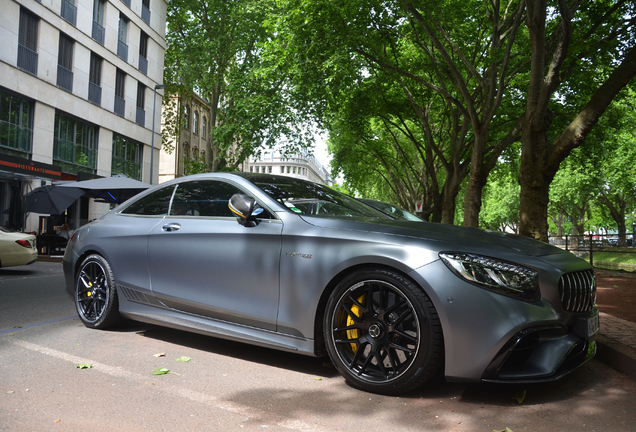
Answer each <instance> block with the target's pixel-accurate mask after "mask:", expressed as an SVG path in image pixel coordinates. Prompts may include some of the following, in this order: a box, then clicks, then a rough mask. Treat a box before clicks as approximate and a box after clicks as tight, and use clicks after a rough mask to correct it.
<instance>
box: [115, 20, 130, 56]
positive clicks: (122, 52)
mask: <svg viewBox="0 0 636 432" xmlns="http://www.w3.org/2000/svg"><path fill="white" fill-rule="evenodd" d="M127 38H128V18H126V15H124V14H122V13H121V12H120V13H119V33H118V35H117V55H118V56H119V57H120V58H122V59H123V60H124V61H128V45H126V41H127V40H128V39H127Z"/></svg>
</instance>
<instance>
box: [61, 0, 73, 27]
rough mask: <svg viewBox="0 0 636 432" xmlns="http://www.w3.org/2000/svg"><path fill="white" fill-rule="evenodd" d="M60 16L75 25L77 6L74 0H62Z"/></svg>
mask: <svg viewBox="0 0 636 432" xmlns="http://www.w3.org/2000/svg"><path fill="white" fill-rule="evenodd" d="M60 16H61V17H62V18H64V19H65V20H66V21H68V22H70V23H71V24H73V25H75V22H76V20H77V6H75V0H62V9H61V10H60Z"/></svg>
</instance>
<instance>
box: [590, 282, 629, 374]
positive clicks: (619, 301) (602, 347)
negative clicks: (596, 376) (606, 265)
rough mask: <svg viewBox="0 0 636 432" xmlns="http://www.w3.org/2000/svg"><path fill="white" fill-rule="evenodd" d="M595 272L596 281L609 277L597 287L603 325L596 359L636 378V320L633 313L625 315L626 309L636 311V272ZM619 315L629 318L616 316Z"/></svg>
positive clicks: (599, 333) (597, 338) (598, 339)
mask: <svg viewBox="0 0 636 432" xmlns="http://www.w3.org/2000/svg"><path fill="white" fill-rule="evenodd" d="M596 273H597V282H599V279H600V280H603V279H607V278H610V279H609V282H607V281H603V282H599V283H598V286H597V288H598V293H599V296H598V297H599V298H598V303H599V305H600V309H601V314H600V322H601V328H600V330H599V332H598V334H597V335H596V337H595V339H596V342H597V344H598V351H597V354H596V358H597V359H599V360H600V361H602V362H603V363H605V364H607V365H608V366H610V367H612V368H613V369H615V370H617V371H619V372H622V373H624V374H625V375H628V376H629V377H630V378H632V379H634V380H636V322H634V321H635V320H634V319H633V316H634V314H633V312H632V313H631V314H628V315H625V310H626V309H627V310H629V311H634V310H636V298H634V297H636V275H634V274H631V273H623V272H615V271H608V270H597V271H596ZM609 291H612V292H611V293H610V292H609ZM617 294H618V295H617ZM619 308H620V309H622V310H620V309H619ZM608 311H609V312H612V313H613V315H612V314H610V313H607V312H608ZM619 314H620V315H623V317H626V318H630V319H624V318H619V317H617V316H615V315H619Z"/></svg>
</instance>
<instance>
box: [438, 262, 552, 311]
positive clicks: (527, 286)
mask: <svg viewBox="0 0 636 432" xmlns="http://www.w3.org/2000/svg"><path fill="white" fill-rule="evenodd" d="M439 257H440V258H441V259H442V261H444V264H446V265H447V266H448V268H449V269H451V271H452V272H453V273H455V274H456V275H457V276H459V277H461V278H462V279H465V280H467V281H468V282H470V283H472V284H475V285H477V286H479V287H481V288H485V289H487V290H490V291H494V292H497V293H500V294H503V295H506V296H509V297H514V298H517V299H519V300H524V301H537V300H539V299H540V298H541V293H540V292H539V281H538V274H537V272H536V271H535V270H532V269H530V268H528V267H524V266H521V265H519V264H513V263H510V262H506V261H501V260H497V259H494V258H489V257H485V256H481V255H474V254H468V253H453V252H446V253H440V254H439Z"/></svg>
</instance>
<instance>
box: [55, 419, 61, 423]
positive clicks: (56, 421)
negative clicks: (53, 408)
mask: <svg viewBox="0 0 636 432" xmlns="http://www.w3.org/2000/svg"><path fill="white" fill-rule="evenodd" d="M61 421H62V420H61V419H57V420H55V421H54V422H53V423H59V422H61Z"/></svg>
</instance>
